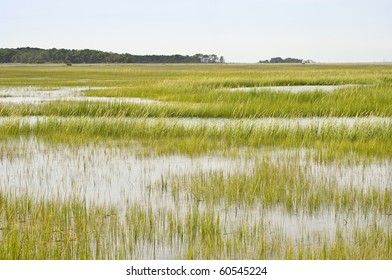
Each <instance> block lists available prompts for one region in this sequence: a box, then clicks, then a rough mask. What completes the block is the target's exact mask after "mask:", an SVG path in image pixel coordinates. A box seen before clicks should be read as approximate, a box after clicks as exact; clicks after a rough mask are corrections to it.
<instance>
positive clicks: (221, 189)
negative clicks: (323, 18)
mask: <svg viewBox="0 0 392 280" xmlns="http://www.w3.org/2000/svg"><path fill="white" fill-rule="evenodd" d="M0 76H1V79H0V259H390V257H391V255H390V253H391V250H392V235H391V233H392V232H391V223H392V79H391V78H390V77H391V76H392V66H391V65H318V64H316V65H75V66H73V67H65V66H64V67H63V66H60V65H33V66H32V65H29V66H24V65H19V66H12V65H2V66H0Z"/></svg>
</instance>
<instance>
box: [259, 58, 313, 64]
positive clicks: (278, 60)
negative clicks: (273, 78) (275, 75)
mask: <svg viewBox="0 0 392 280" xmlns="http://www.w3.org/2000/svg"><path fill="white" fill-rule="evenodd" d="M311 62H312V61H311V60H304V59H301V58H292V57H288V58H281V57H273V58H271V59H270V60H260V61H259V63H311Z"/></svg>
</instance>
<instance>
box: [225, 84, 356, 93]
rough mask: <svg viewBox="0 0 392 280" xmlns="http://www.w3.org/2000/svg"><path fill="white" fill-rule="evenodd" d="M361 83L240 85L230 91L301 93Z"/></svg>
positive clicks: (330, 89) (327, 90) (326, 90)
mask: <svg viewBox="0 0 392 280" xmlns="http://www.w3.org/2000/svg"><path fill="white" fill-rule="evenodd" d="M360 86H361V85H351V84H348V85H304V86H268V87H267V86H266V87H240V88H231V89H230V91H276V92H291V93H300V92H305V91H324V92H330V91H334V90H338V89H342V88H350V87H360Z"/></svg>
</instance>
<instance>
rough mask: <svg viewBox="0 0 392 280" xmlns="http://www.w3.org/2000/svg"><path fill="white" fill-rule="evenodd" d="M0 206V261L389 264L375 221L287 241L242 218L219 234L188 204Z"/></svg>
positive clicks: (25, 198) (214, 223) (215, 218)
mask: <svg viewBox="0 0 392 280" xmlns="http://www.w3.org/2000/svg"><path fill="white" fill-rule="evenodd" d="M0 209H2V215H1V225H2V227H1V231H2V235H1V240H0V258H1V259H3V260H4V259H130V258H131V259H141V258H143V259H146V258H169V259H170V258H180V259H271V258H272V259H389V257H390V251H391V249H392V248H391V241H392V240H391V235H390V230H389V228H386V227H385V226H384V225H382V224H380V223H378V222H374V223H373V224H371V225H370V226H369V227H366V228H363V227H362V226H357V225H354V226H352V227H346V226H340V227H337V228H336V230H335V232H334V234H333V236H334V237H333V239H332V240H331V239H330V237H328V236H327V235H326V234H325V233H323V232H309V233H308V234H307V235H305V236H307V237H304V238H303V239H301V240H295V239H293V238H291V237H287V236H284V235H283V234H282V233H281V232H280V231H279V230H278V231H276V229H274V228H271V227H270V226H269V224H268V223H266V222H264V221H259V222H257V223H255V224H253V225H252V224H248V222H246V221H245V222H243V223H240V224H239V225H238V226H237V227H236V228H235V230H234V231H231V232H227V231H226V230H225V229H224V226H222V223H221V220H220V218H219V217H220V215H217V213H215V212H214V211H211V210H208V211H201V210H199V209H197V208H194V207H193V208H189V209H188V212H187V214H186V215H185V216H184V217H181V216H179V215H177V214H176V213H174V212H173V211H170V210H165V209H158V210H155V211H154V210H152V209H151V208H146V207H142V206H141V205H139V204H137V203H136V204H128V205H127V207H126V208H125V214H124V212H123V211H120V210H119V209H118V208H116V207H109V206H104V205H103V206H99V205H90V207H86V204H85V201H83V200H81V199H80V198H71V199H66V200H58V199H54V200H53V199H52V200H49V201H48V200H43V199H39V198H32V197H31V196H29V195H27V194H26V195H22V196H19V197H15V196H13V195H10V194H4V193H3V192H1V195H0ZM315 237H316V238H315ZM309 238H310V239H309ZM314 238H315V239H314ZM162 246H165V248H166V249H165V251H164V252H162V251H161V249H160V248H162Z"/></svg>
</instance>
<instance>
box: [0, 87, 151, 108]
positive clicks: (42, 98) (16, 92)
mask: <svg viewBox="0 0 392 280" xmlns="http://www.w3.org/2000/svg"><path fill="white" fill-rule="evenodd" d="M94 89H103V88H95V87H63V88H53V89H42V88H36V87H14V88H0V103H9V104H39V103H47V102H53V101H86V102H112V103H113V102H116V103H154V102H157V101H154V100H150V99H143V98H137V97H135V98H126V97H121V98H115V97H94V96H84V95H83V92H84V91H86V90H94Z"/></svg>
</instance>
